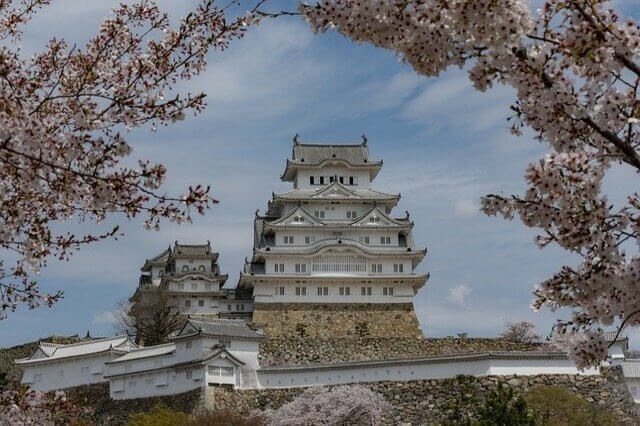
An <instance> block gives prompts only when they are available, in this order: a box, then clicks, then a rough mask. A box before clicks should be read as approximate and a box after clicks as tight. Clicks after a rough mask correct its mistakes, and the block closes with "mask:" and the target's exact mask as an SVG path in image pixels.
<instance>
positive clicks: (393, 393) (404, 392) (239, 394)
mask: <svg viewBox="0 0 640 426" xmlns="http://www.w3.org/2000/svg"><path fill="white" fill-rule="evenodd" d="M498 383H502V384H503V385H504V386H507V387H510V388H513V389H514V390H515V391H516V392H517V393H518V394H521V395H522V394H525V393H526V392H528V391H529V390H531V389H533V388H534V387H536V386H542V385H556V386H562V387H564V388H566V389H567V390H569V391H571V392H573V393H576V394H578V395H580V396H581V397H582V398H584V399H585V400H587V401H588V402H590V403H592V404H594V405H595V406H596V407H602V409H604V410H608V411H609V412H611V413H612V414H613V415H614V416H616V417H617V419H618V421H619V423H620V424H624V425H633V424H637V421H638V419H639V418H640V412H639V410H640V408H639V407H638V405H636V404H634V402H633V399H632V398H631V394H630V393H629V391H628V390H627V386H626V384H625V382H624V378H623V377H622V371H621V370H620V368H619V367H618V368H613V369H606V368H605V369H603V374H602V375H601V376H568V375H549V376H544V375H541V376H501V377H499V376H488V377H477V378H476V377H471V376H459V377H456V378H453V379H445V380H417V381H412V382H379V383H365V384H363V386H365V387H367V388H369V389H371V390H373V391H376V392H378V393H380V394H382V395H383V396H384V397H385V398H386V400H387V401H389V403H390V404H391V405H392V406H393V408H392V410H391V413H390V414H389V415H388V416H387V418H386V419H385V421H384V424H388V425H396V424H411V425H424V424H466V423H467V422H471V423H473V420H475V419H476V418H477V415H478V412H479V409H480V408H481V407H482V406H483V405H484V403H485V401H486V398H487V396H488V395H490V393H491V391H493V390H494V389H496V387H497V386H498ZM303 391H304V390H303V389H299V388H298V389H270V390H262V391H232V390H229V389H224V388H218V387H216V388H207V389H206V390H205V392H206V393H208V394H209V401H214V407H207V408H209V409H215V410H216V411H218V410H220V411H226V410H233V411H235V412H239V413H243V414H249V413H251V412H253V411H254V410H263V409H265V408H273V409H277V408H279V407H281V406H282V405H284V404H286V403H287V402H290V401H291V400H293V399H294V398H295V397H296V396H298V395H299V394H300V393H301V392H303Z"/></svg>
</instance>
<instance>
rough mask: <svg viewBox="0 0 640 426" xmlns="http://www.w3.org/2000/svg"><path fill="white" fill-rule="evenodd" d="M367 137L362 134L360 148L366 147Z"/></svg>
mask: <svg viewBox="0 0 640 426" xmlns="http://www.w3.org/2000/svg"><path fill="white" fill-rule="evenodd" d="M367 141H368V139H367V136H366V135H365V134H364V133H363V134H362V146H367Z"/></svg>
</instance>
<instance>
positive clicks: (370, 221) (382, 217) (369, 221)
mask: <svg viewBox="0 0 640 426" xmlns="http://www.w3.org/2000/svg"><path fill="white" fill-rule="evenodd" d="M352 225H354V226H406V224H403V223H401V222H398V221H397V220H395V219H392V218H391V217H389V216H388V215H387V214H386V213H385V212H384V211H382V210H380V209H379V208H378V207H377V206H375V207H373V208H372V209H371V210H370V211H369V212H368V213H365V214H364V215H363V216H362V217H361V218H359V219H356V220H355V221H353V222H352Z"/></svg>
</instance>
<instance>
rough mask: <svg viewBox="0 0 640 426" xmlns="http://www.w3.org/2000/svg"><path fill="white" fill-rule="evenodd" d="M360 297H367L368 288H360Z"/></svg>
mask: <svg viewBox="0 0 640 426" xmlns="http://www.w3.org/2000/svg"><path fill="white" fill-rule="evenodd" d="M360 295H362V296H366V295H367V288H366V287H360Z"/></svg>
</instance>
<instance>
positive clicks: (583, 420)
mask: <svg viewBox="0 0 640 426" xmlns="http://www.w3.org/2000/svg"><path fill="white" fill-rule="evenodd" d="M524 399H525V401H527V407H529V408H530V409H531V410H532V411H533V413H534V414H535V416H536V418H537V420H538V423H539V424H543V425H550V426H553V425H558V426H559V425H570V426H582V425H616V424H618V422H617V421H616V419H615V417H614V416H613V415H612V414H611V413H610V412H608V411H607V410H606V408H604V407H601V406H595V405H593V404H590V403H589V402H588V401H585V400H584V399H582V398H581V397H580V396H578V395H576V394H574V393H572V392H570V391H568V390H567V389H565V388H563V387H561V386H538V387H535V388H533V389H532V390H531V391H529V392H528V393H527V394H526V395H525V396H524Z"/></svg>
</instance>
